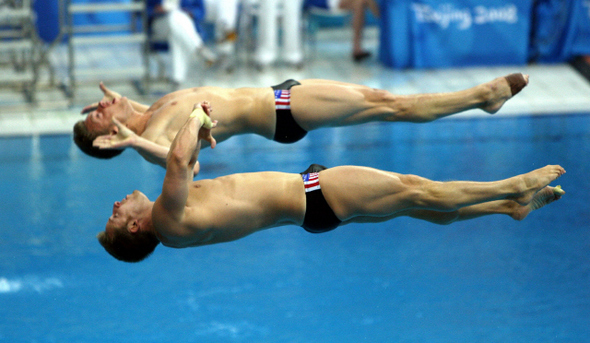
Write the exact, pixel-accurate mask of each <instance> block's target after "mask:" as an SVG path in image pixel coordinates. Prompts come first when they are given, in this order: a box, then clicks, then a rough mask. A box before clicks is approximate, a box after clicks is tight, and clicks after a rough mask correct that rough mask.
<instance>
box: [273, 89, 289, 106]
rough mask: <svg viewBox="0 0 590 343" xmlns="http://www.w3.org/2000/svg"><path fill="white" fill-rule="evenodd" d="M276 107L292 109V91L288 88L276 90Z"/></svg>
mask: <svg viewBox="0 0 590 343" xmlns="http://www.w3.org/2000/svg"><path fill="white" fill-rule="evenodd" d="M275 109H277V110H290V109H291V91H290V90H288V89H277V90H275Z"/></svg>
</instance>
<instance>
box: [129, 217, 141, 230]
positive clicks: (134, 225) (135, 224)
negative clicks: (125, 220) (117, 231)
mask: <svg viewBox="0 0 590 343" xmlns="http://www.w3.org/2000/svg"><path fill="white" fill-rule="evenodd" d="M127 230H129V232H131V233H136V232H137V231H139V221H138V220H137V219H133V220H132V221H130V222H129V224H128V225H127Z"/></svg>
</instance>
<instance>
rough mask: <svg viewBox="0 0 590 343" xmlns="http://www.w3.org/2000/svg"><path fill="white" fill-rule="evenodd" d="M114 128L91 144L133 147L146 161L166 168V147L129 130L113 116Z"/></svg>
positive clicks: (101, 146) (103, 147)
mask: <svg viewBox="0 0 590 343" xmlns="http://www.w3.org/2000/svg"><path fill="white" fill-rule="evenodd" d="M112 121H113V123H114V124H115V128H114V129H113V130H112V131H111V133H109V134H107V135H102V136H98V137H96V139H94V141H93V142H92V145H93V146H95V147H97V148H100V149H125V148H127V147H131V148H133V149H135V150H136V151H137V152H138V153H139V154H140V155H141V156H142V157H143V158H145V159H146V161H148V162H150V163H153V164H157V165H159V166H162V167H164V168H166V157H167V156H168V151H169V149H168V147H166V146H162V145H159V144H157V143H154V142H152V141H149V140H147V139H145V138H143V137H141V136H138V135H137V134H136V133H135V132H133V131H132V130H130V129H129V128H128V127H126V126H125V125H124V124H122V123H121V122H120V121H118V120H117V119H115V118H114V117H113V119H112Z"/></svg>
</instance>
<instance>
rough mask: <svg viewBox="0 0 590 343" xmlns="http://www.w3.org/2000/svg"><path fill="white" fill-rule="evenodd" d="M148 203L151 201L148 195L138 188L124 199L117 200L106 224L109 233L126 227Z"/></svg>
mask: <svg viewBox="0 0 590 343" xmlns="http://www.w3.org/2000/svg"><path fill="white" fill-rule="evenodd" d="M146 203H149V199H148V198H147V196H146V195H145V194H143V193H142V192H140V191H137V190H136V191H133V193H131V194H129V195H127V196H125V198H123V200H121V201H115V203H114V204H113V212H112V214H111V216H110V217H109V220H108V221H107V225H106V230H105V231H106V232H107V235H109V236H111V235H112V234H113V233H114V231H116V230H122V229H126V228H127V225H128V223H129V221H131V220H134V219H137V215H138V214H139V213H141V211H142V210H143V209H144V205H145V204H146Z"/></svg>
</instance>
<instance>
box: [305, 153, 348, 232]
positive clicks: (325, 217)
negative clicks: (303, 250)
mask: <svg viewBox="0 0 590 343" xmlns="http://www.w3.org/2000/svg"><path fill="white" fill-rule="evenodd" d="M324 169H327V168H326V167H324V166H322V165H319V164H312V165H310V166H309V168H307V169H306V170H305V171H304V172H302V173H300V174H301V177H302V178H303V184H304V185H305V201H306V209H305V217H304V219H303V224H302V225H301V227H303V228H304V229H305V231H307V232H311V233H323V232H327V231H331V230H334V229H335V228H337V227H338V225H340V223H342V221H340V219H338V217H336V214H334V211H333V210H332V208H330V205H329V204H328V202H326V199H325V198H324V194H323V193H322V189H321V187H320V180H319V173H320V171H322V170H324Z"/></svg>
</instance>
